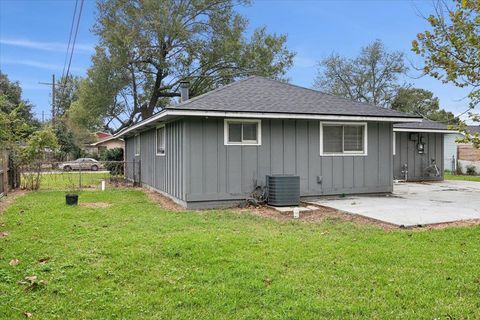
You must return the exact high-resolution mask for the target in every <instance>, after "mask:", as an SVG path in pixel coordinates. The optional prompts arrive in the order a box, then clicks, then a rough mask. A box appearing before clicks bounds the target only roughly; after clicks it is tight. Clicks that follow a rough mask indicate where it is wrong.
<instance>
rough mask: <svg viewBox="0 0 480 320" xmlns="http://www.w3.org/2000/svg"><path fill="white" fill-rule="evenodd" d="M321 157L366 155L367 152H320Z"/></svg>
mask: <svg viewBox="0 0 480 320" xmlns="http://www.w3.org/2000/svg"><path fill="white" fill-rule="evenodd" d="M320 156H321V157H366V156H368V154H367V153H320Z"/></svg>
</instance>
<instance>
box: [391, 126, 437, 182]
mask: <svg viewBox="0 0 480 320" xmlns="http://www.w3.org/2000/svg"><path fill="white" fill-rule="evenodd" d="M418 134H419V135H420V136H423V138H424V141H425V153H423V154H419V153H418V151H417V142H416V141H413V140H410V139H409V135H410V132H396V134H395V139H396V141H395V156H394V157H393V175H394V178H395V179H399V180H403V179H404V175H403V173H402V170H403V166H404V164H407V168H408V180H410V181H419V180H443V170H444V159H443V148H444V146H443V138H444V136H443V133H431V132H430V133H428V132H419V133H418ZM432 159H433V160H435V161H436V164H437V166H438V168H439V170H440V176H438V177H432V176H430V175H428V174H427V173H426V171H425V169H426V168H427V167H428V166H430V165H431V161H432Z"/></svg>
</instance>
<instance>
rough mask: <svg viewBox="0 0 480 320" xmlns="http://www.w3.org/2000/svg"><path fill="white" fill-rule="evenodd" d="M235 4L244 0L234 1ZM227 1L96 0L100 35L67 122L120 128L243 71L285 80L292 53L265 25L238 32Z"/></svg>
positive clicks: (238, 20)
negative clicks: (183, 92) (183, 85)
mask: <svg viewBox="0 0 480 320" xmlns="http://www.w3.org/2000/svg"><path fill="white" fill-rule="evenodd" d="M240 3H241V4H244V3H246V1H240ZM236 4H237V2H234V1H233V0H191V1H170V0H158V1H152V0H111V1H107V0H99V1H98V18H97V23H96V24H95V27H94V29H93V30H94V32H95V33H96V35H97V36H98V37H99V39H100V43H99V45H98V47H97V48H96V53H95V55H94V56H93V58H92V62H93V65H92V67H91V68H90V69H89V70H88V79H87V80H85V81H83V82H82V83H81V85H80V90H79V99H78V102H77V103H74V105H73V110H72V119H75V121H78V122H79V123H83V124H84V125H87V126H89V127H92V128H95V127H96V128H100V127H102V126H104V128H107V129H110V131H112V130H113V129H116V130H120V129H122V128H124V127H125V126H129V125H131V124H132V123H135V122H137V121H139V120H141V119H145V118H147V117H149V116H151V115H152V114H153V113H155V112H156V111H158V110H160V109H161V108H164V107H165V106H166V105H167V104H169V103H171V102H172V98H174V97H178V96H179V93H178V88H179V85H180V81H182V80H188V81H189V82H190V95H191V96H192V97H193V96H197V95H200V94H202V93H205V92H207V91H209V90H211V89H213V88H216V87H218V86H220V85H224V84H227V83H230V82H232V81H234V80H236V79H239V78H244V77H246V76H249V75H254V74H255V75H262V76H266V77H269V78H275V79H282V80H285V78H284V76H285V73H286V71H287V69H288V68H289V67H290V66H291V65H292V63H293V56H294V54H293V53H292V52H290V51H289V50H288V49H287V48H286V47H285V43H286V36H285V35H275V34H269V33H267V31H266V29H265V28H259V29H256V30H254V31H253V33H252V35H251V37H246V36H245V34H246V29H247V25H248V22H247V19H246V18H245V17H243V16H241V15H240V14H239V13H237V12H235V11H234V6H235V5H236Z"/></svg>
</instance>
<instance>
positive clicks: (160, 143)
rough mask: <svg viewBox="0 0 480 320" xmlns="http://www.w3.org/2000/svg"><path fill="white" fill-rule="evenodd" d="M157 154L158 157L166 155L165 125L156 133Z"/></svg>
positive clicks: (158, 128)
mask: <svg viewBox="0 0 480 320" xmlns="http://www.w3.org/2000/svg"><path fill="white" fill-rule="evenodd" d="M155 137H156V148H157V149H156V150H157V151H156V154H157V156H164V155H165V125H161V126H159V127H157V130H156V133H155Z"/></svg>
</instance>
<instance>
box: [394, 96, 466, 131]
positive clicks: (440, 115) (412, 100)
mask: <svg viewBox="0 0 480 320" xmlns="http://www.w3.org/2000/svg"><path fill="white" fill-rule="evenodd" d="M391 107H392V109H394V110H397V111H401V112H406V113H412V114H416V115H419V116H421V117H423V118H425V119H429V120H432V121H438V122H442V123H445V124H456V123H458V121H459V120H458V118H456V117H455V115H454V114H453V113H451V112H449V111H446V110H443V109H440V102H439V100H438V98H437V97H434V96H433V92H431V91H428V90H424V89H419V88H400V89H399V90H398V92H397V95H396V96H395V99H393V102H392V106H391Z"/></svg>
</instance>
